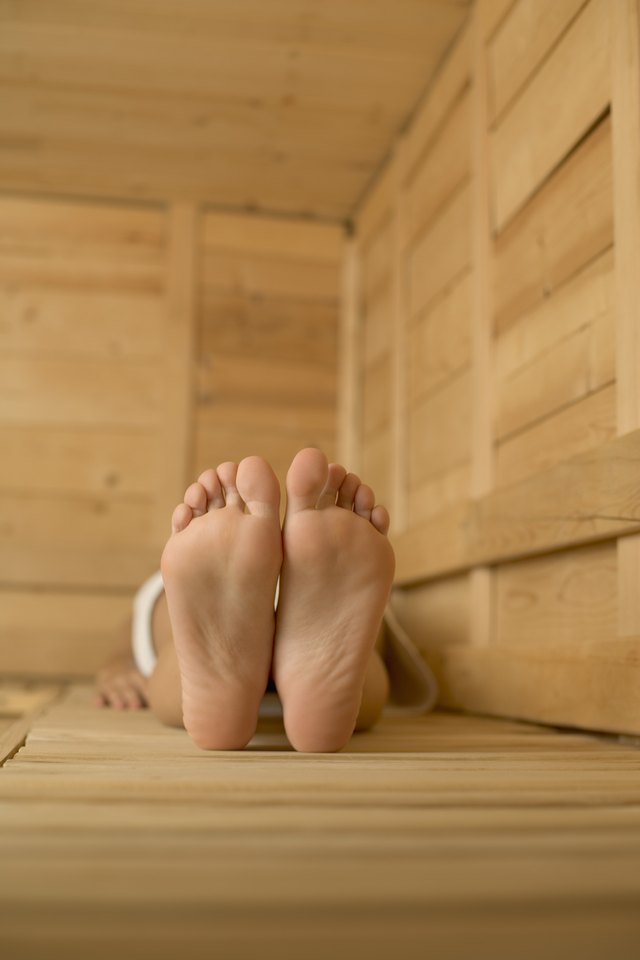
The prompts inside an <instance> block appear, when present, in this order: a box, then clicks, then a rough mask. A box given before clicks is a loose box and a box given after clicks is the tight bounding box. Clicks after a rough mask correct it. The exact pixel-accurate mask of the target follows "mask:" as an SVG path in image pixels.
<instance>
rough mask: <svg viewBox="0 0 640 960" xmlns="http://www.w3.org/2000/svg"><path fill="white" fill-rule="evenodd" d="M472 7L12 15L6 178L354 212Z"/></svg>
mask: <svg viewBox="0 0 640 960" xmlns="http://www.w3.org/2000/svg"><path fill="white" fill-rule="evenodd" d="M469 5H470V0H452V2H451V0H429V2H428V3H421V4H415V3H414V2H412V0H399V2H398V3H396V4H395V5H394V7H393V11H392V12H391V11H390V8H389V6H388V4H387V3H386V0H372V2H371V3H369V4H367V6H366V8H365V7H363V6H362V5H361V4H360V3H358V2H355V0H344V2H342V3H340V4H339V5H337V6H336V5H332V4H328V5H327V4H321V5H318V4H317V3H313V2H310V0H283V2H282V3H280V4H279V5H278V6H277V7H276V8H272V9H270V10H269V12H268V14H267V12H266V10H265V9H264V7H263V6H262V5H261V4H260V3H259V2H255V0H252V2H250V3H248V4H243V5H240V6H238V5H236V4H234V3H226V2H225V3H222V4H220V3H216V4H212V5H204V6H203V5H202V4H201V3H199V2H197V0H188V2H187V3H183V4H181V5H179V6H176V3H175V0H162V2H160V3H158V4H154V5H153V7H152V8H150V9H149V10H147V11H146V12H145V14H144V15H143V12H142V10H141V9H139V8H138V7H137V6H136V4H133V5H131V6H122V5H120V4H107V5H106V6H104V7H102V6H100V7H94V6H84V5H78V4H77V3H75V2H73V0H56V2H55V3H54V4H51V3H45V4H43V3H41V2H40V0H28V2H26V3H21V4H20V5H18V6H13V5H9V6H5V7H4V8H3V10H2V14H1V21H0V59H2V61H3V63H4V76H3V80H4V83H3V88H2V97H1V101H0V141H1V143H2V146H1V148H0V179H1V180H2V182H3V184H4V185H5V187H6V188H8V189H11V190H21V191H24V192H34V191H36V190H38V191H42V190H45V191H47V192H50V193H56V194H58V195H67V196H74V195H78V194H84V195H87V196H103V197H106V198H130V199H133V200H141V199H148V198H153V199H155V200H160V201H162V200H165V199H167V198H169V197H171V198H173V199H174V200H177V201H180V202H191V203H193V204H196V205H197V204H208V205H214V206H218V207H221V208H223V209H235V210H238V211H247V210H253V211H262V212H264V211H267V212H272V213H273V212H278V213H280V214H282V213H285V214H295V215H297V216H306V217H309V216H313V217H323V218H327V217H329V218H332V219H334V220H336V221H338V220H344V219H345V218H346V217H348V216H349V215H350V213H351V212H352V210H353V208H354V206H355V205H356V203H357V202H358V200H359V198H360V197H361V196H362V195H363V193H364V191H365V188H366V187H367V184H368V183H369V182H370V181H371V178H372V177H373V175H374V173H375V172H376V171H377V170H378V169H379V167H380V165H381V163H382V162H383V160H384V158H385V156H386V154H387V153H388V151H389V149H390V147H391V144H392V140H393V136H394V135H395V133H396V131H397V130H398V129H399V128H400V127H401V126H402V125H403V123H404V122H405V121H406V118H407V117H408V116H409V115H410V113H411V112H412V111H413V109H414V107H415V105H416V103H417V102H418V100H419V98H420V96H421V94H422V92H423V90H424V89H425V86H426V85H427V83H428V81H429V79H430V77H431V75H432V74H433V72H434V71H435V68H436V67H437V65H438V64H439V62H440V60H441V59H442V56H443V54H444V53H445V52H446V50H447V48H448V47H449V45H450V44H451V41H452V40H453V38H454V36H455V34H456V33H457V31H458V30H459V28H460V27H461V25H462V23H463V21H464V18H465V16H466V13H467V11H468V8H469ZM328 130H330V131H331V135H330V136H327V131H328Z"/></svg>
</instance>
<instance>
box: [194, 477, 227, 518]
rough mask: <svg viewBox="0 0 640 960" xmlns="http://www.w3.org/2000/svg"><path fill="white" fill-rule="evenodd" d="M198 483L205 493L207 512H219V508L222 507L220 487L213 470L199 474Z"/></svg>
mask: <svg viewBox="0 0 640 960" xmlns="http://www.w3.org/2000/svg"><path fill="white" fill-rule="evenodd" d="M198 483H200V484H202V486H203V487H204V489H205V490H206V492H207V509H208V510H220V508H221V507H224V495H223V493H222V486H221V484H220V480H219V479H218V474H217V473H216V472H215V470H212V469H211V468H210V469H209V470H205V471H204V472H203V473H201V474H200V476H199V477H198Z"/></svg>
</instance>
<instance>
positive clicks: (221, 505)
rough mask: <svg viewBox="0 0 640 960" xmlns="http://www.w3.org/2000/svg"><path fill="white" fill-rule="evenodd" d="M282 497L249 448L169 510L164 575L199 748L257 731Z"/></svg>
mask: <svg viewBox="0 0 640 960" xmlns="http://www.w3.org/2000/svg"><path fill="white" fill-rule="evenodd" d="M279 503H280V487H279V484H278V481H277V479H276V476H275V474H274V473H273V470H272V469H271V467H270V466H269V464H268V463H266V461H264V460H262V459H261V458H260V457H248V458H247V459H245V460H242V462H241V463H240V465H239V466H237V465H236V464H235V463H223V464H221V465H220V466H219V467H218V468H217V471H216V470H206V471H205V472H204V473H203V474H201V476H200V477H199V478H198V481H197V482H196V483H193V484H191V486H190V487H189V488H188V490H187V492H186V493H185V497H184V503H181V504H180V505H179V506H178V507H176V509H175V511H174V514H173V519H172V530H173V532H172V536H171V538H170V539H169V541H168V543H167V545H166V547H165V549H164V553H163V555H162V564H161V566H162V576H163V579H164V584H165V590H166V595H167V604H168V608H169V616H170V619H171V627H172V631H173V640H174V644H175V648H176V653H177V656H178V663H179V666H180V677H181V683H182V708H183V715H184V725H185V727H186V729H187V730H188V732H189V733H190V735H191V737H192V738H193V740H194V741H195V742H196V743H197V744H198V746H201V747H203V748H205V749H209V750H235V749H240V748H242V747H244V746H245V745H246V744H247V743H248V741H249V740H250V739H251V737H252V736H253V734H254V732H255V728H256V724H257V720H258V709H259V706H260V701H261V699H262V695H263V694H264V691H265V688H266V685H267V681H268V678H269V669H270V666H271V656H272V648H273V635H274V627H275V618H274V611H273V601H274V595H275V589H276V582H277V579H278V573H279V571H280V564H281V560H282V542H281V534H280V522H279V513H278V510H279ZM245 506H246V511H247V512H245Z"/></svg>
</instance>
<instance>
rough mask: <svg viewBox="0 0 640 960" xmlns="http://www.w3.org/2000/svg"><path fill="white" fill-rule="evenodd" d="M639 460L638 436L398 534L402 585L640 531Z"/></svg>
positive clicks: (602, 447) (398, 570) (604, 446)
mask: <svg viewBox="0 0 640 960" xmlns="http://www.w3.org/2000/svg"><path fill="white" fill-rule="evenodd" d="M639 460H640V431H634V432H632V433H629V434H626V435H625V436H623V437H619V438H616V439H614V440H612V441H610V442H609V443H604V444H601V445H600V446H599V447H597V448H596V449H595V450H593V451H590V452H588V453H585V454H582V455H580V456H578V457H574V458H573V459H571V460H566V461H564V462H562V463H559V464H557V465H555V466H553V467H551V468H549V469H548V470H545V471H543V472H542V473H540V474H537V475H536V476H535V477H531V478H527V479H524V480H522V481H520V482H519V483H517V484H514V485H513V486H511V487H507V488H505V489H500V490H496V491H494V492H492V493H490V494H488V495H487V496H485V497H482V498H481V499H478V500H474V501H471V500H469V501H467V502H465V503H462V504H459V505H457V506H456V507H454V508H451V509H449V510H448V511H446V512H443V513H442V514H440V515H439V516H437V517H434V518H433V519H432V520H429V521H428V522H426V523H424V524H421V525H419V526H416V527H414V528H412V529H411V530H409V531H407V532H406V533H403V534H400V535H397V536H396V537H395V538H394V545H395V547H396V552H397V564H396V576H397V580H398V582H407V581H412V580H420V579H428V578H430V577H434V576H440V575H443V574H449V573H452V572H454V571H461V570H466V569H469V568H470V567H473V566H476V565H481V564H493V563H499V562H503V561H505V560H509V559H515V558H518V557H527V556H533V555H535V554H538V553H544V552H548V551H554V550H560V549H563V548H565V547H569V546H577V545H579V544H585V543H591V542H595V541H598V540H606V539H610V538H614V537H617V536H621V535H624V534H628V533H635V532H637V531H638V530H639V529H640V496H639V494H638V485H637V482H636V477H637V470H638V461H639ZM612 463H615V464H616V470H615V471H613V470H611V464H612Z"/></svg>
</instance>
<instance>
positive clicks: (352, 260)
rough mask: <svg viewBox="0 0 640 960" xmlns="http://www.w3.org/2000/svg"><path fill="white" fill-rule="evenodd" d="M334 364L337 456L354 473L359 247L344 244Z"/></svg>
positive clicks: (358, 455) (358, 412) (358, 427)
mask: <svg viewBox="0 0 640 960" xmlns="http://www.w3.org/2000/svg"><path fill="white" fill-rule="evenodd" d="M339 334H340V350H339V352H338V362H339V364H340V367H339V372H338V383H339V388H338V390H339V392H338V433H337V436H338V442H337V455H338V459H339V460H340V462H341V463H344V464H345V466H347V469H348V470H352V471H355V472H357V471H358V470H359V469H360V464H361V460H362V451H361V441H362V409H361V406H362V382H361V375H362V363H361V360H362V342H361V341H362V336H361V313H360V245H359V244H358V242H357V241H356V240H355V239H353V238H351V239H350V240H348V241H346V242H345V244H344V259H343V271H342V302H341V310H340V331H339Z"/></svg>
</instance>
